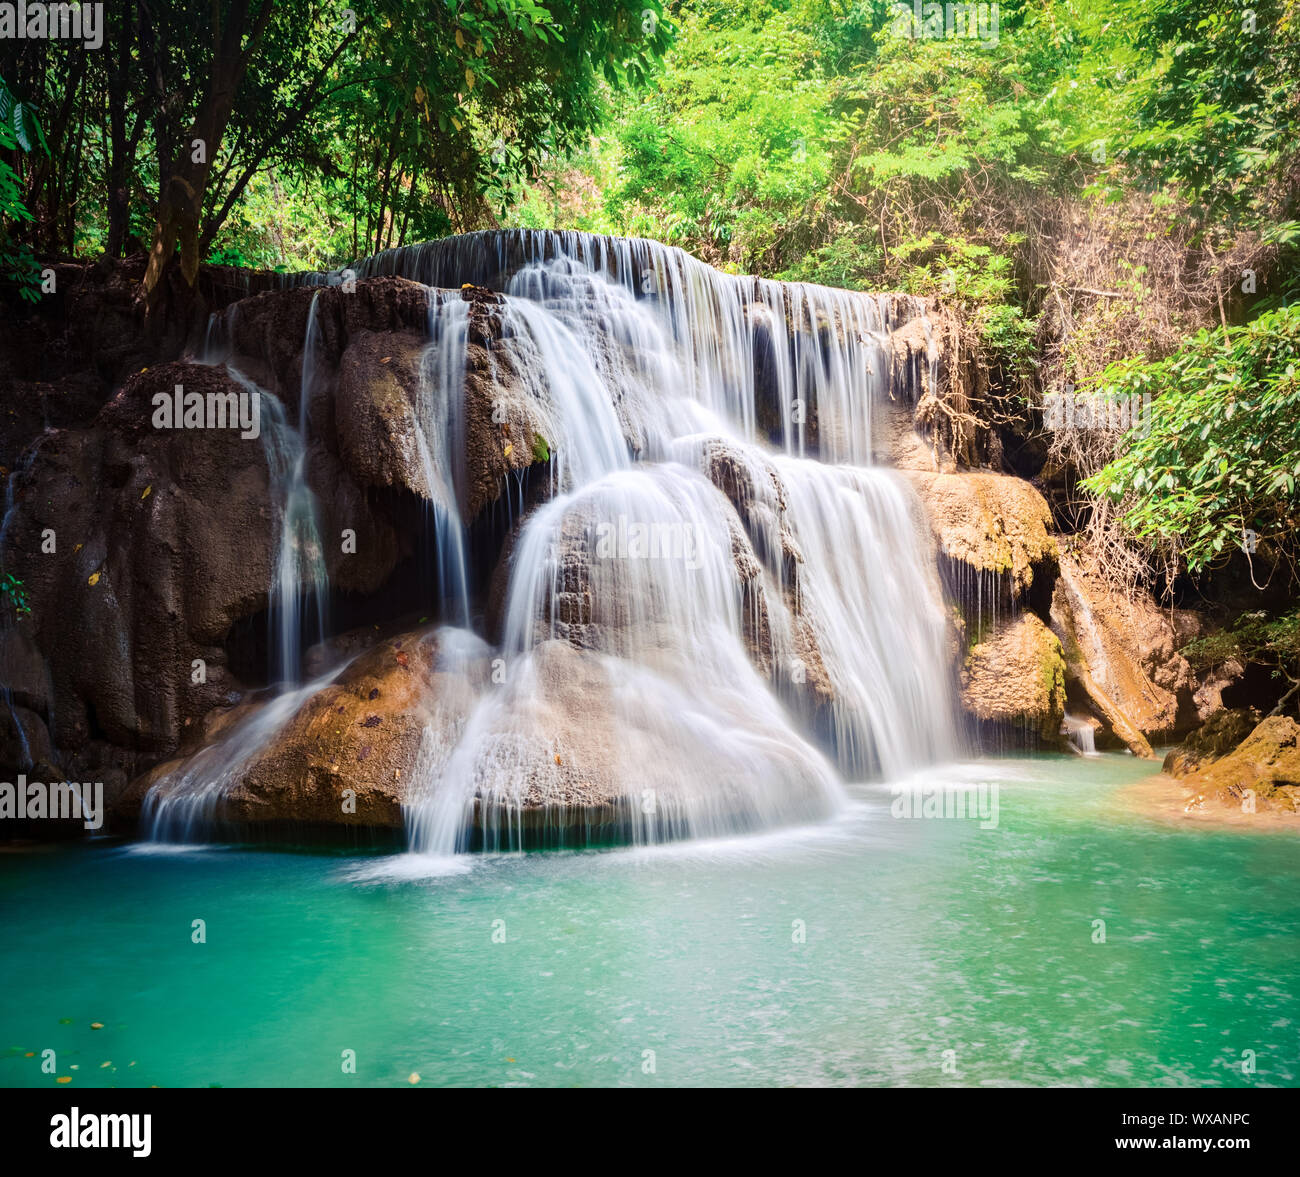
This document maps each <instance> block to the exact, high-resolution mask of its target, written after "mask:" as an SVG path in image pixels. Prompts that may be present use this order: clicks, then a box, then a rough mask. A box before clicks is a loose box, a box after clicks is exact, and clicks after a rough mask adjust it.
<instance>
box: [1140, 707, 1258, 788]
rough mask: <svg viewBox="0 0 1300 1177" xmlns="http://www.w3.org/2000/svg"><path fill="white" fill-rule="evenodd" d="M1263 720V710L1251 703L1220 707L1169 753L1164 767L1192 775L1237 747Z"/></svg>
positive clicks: (1174, 771)
mask: <svg viewBox="0 0 1300 1177" xmlns="http://www.w3.org/2000/svg"><path fill="white" fill-rule="evenodd" d="M1258 724H1259V712H1257V711H1254V710H1252V709H1250V708H1248V707H1238V708H1225V709H1224V710H1222V711H1216V712H1215V713H1214V714H1213V715H1211V716H1210V718H1209V719H1207V720H1206V721H1205V722H1204V723H1203V724H1201V726H1200V727H1198V728H1197V729H1196V730H1195V731H1192V732H1189V733H1188V735H1187V738H1186V739H1185V740H1184V741H1183V742H1182V744H1180V745H1179V746H1178V747H1177V748H1174V749H1172V750H1171V751H1170V752H1169V754H1168V755H1167V756H1166V757H1165V762H1164V765H1163V766H1162V770H1163V771H1164V772H1166V773H1168V774H1169V775H1170V776H1179V777H1181V776H1190V775H1191V774H1192V773H1194V772H1197V771H1199V770H1200V769H1201V768H1204V767H1207V766H1209V765H1210V764H1211V763H1213V762H1214V761H1215V760H1219V759H1222V758H1223V757H1224V756H1227V755H1228V753H1230V752H1231V751H1233V750H1234V749H1235V748H1237V747H1238V746H1239V745H1240V744H1241V743H1242V741H1243V740H1245V739H1246V737H1247V736H1249V735H1250V733H1251V732H1253V731H1254V730H1255V728H1256V727H1257V726H1258Z"/></svg>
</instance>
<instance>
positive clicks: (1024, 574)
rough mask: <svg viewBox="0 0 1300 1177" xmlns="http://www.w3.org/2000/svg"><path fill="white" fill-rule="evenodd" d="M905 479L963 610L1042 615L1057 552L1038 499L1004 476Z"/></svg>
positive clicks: (910, 475) (913, 473) (1049, 594)
mask: <svg viewBox="0 0 1300 1177" xmlns="http://www.w3.org/2000/svg"><path fill="white" fill-rule="evenodd" d="M905 473H906V475H907V477H908V479H909V480H910V481H911V483H912V485H913V486H914V487H915V488H916V490H917V493H918V494H919V495H920V498H921V502H922V503H923V504H924V506H925V508H926V513H927V515H928V516H929V519H930V525H931V527H932V529H933V531H934V536H935V540H936V541H937V543H938V545H939V552H940V555H941V559H942V561H943V563H945V564H946V569H945V571H946V581H947V587H948V591H949V594H950V595H951V596H952V597H953V598H955V599H956V600H957V602H958V603H959V605H960V606H961V607H962V609H963V611H970V610H975V611H984V610H994V609H997V610H1005V609H1007V608H1009V607H1012V606H1015V605H1025V606H1027V607H1029V608H1031V609H1034V610H1035V611H1036V612H1039V613H1041V614H1042V615H1044V616H1046V614H1047V610H1048V603H1049V602H1050V601H1051V599H1052V590H1053V588H1054V586H1055V583H1056V575H1057V561H1058V554H1059V553H1058V548H1057V543H1056V540H1055V539H1054V538H1053V536H1052V535H1051V531H1050V528H1051V522H1052V519H1051V512H1050V511H1049V510H1048V507H1047V503H1046V502H1044V501H1043V497H1042V495H1040V494H1039V493H1038V492H1037V491H1036V490H1035V489H1034V488H1033V487H1032V486H1030V485H1029V483H1027V482H1025V481H1023V480H1022V479H1019V478H1012V477H1010V476H1009V475H1005V474H992V473H985V472H976V471H970V472H964V473H961V474H930V473H925V472H922V471H913V470H908V471H905Z"/></svg>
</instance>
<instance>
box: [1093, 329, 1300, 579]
mask: <svg viewBox="0 0 1300 1177" xmlns="http://www.w3.org/2000/svg"><path fill="white" fill-rule="evenodd" d="M1228 336H1229V338H1228V341H1227V343H1226V344H1225V340H1224V338H1223V335H1221V334H1220V333H1219V332H1216V331H1203V332H1201V333H1200V334H1199V335H1197V336H1196V337H1195V338H1194V339H1192V340H1189V341H1188V344H1187V346H1186V347H1185V348H1183V349H1182V350H1181V351H1179V352H1178V353H1177V354H1176V355H1174V356H1172V357H1170V358H1169V359H1166V360H1162V361H1159V362H1157V363H1148V362H1146V361H1144V360H1142V359H1129V360H1125V361H1122V362H1119V363H1116V364H1112V365H1110V366H1109V367H1108V368H1107V369H1106V370H1105V372H1103V373H1102V375H1101V377H1100V379H1099V381H1098V386H1097V391H1098V392H1101V393H1103V394H1106V395H1116V396H1121V397H1131V396H1139V397H1140V396H1143V395H1150V396H1152V397H1153V398H1156V399H1154V402H1153V404H1152V406H1151V412H1150V414H1149V422H1148V428H1146V429H1139V430H1133V431H1130V433H1129V434H1128V436H1127V440H1126V444H1125V448H1124V450H1123V452H1122V454H1121V455H1120V457H1118V458H1117V459H1116V460H1115V461H1114V462H1112V463H1111V464H1110V465H1108V466H1107V467H1106V468H1105V469H1103V470H1102V471H1101V472H1100V473H1099V474H1097V475H1095V476H1094V477H1093V478H1091V479H1089V480H1088V481H1087V483H1085V485H1086V486H1087V487H1088V489H1090V490H1092V491H1093V492H1095V493H1097V494H1099V495H1108V496H1110V497H1111V498H1113V499H1115V500H1117V501H1120V502H1122V503H1123V504H1124V505H1125V507H1126V512H1125V515H1124V524H1125V526H1126V527H1128V528H1129V529H1130V530H1131V531H1132V532H1133V533H1134V534H1135V535H1136V536H1138V537H1140V538H1142V539H1144V540H1147V541H1149V542H1151V543H1152V544H1157V545H1165V546H1170V547H1173V548H1175V549H1177V550H1179V551H1180V552H1181V554H1182V556H1183V557H1184V558H1185V559H1186V561H1187V565H1188V567H1189V568H1191V569H1192V570H1193V571H1195V570H1197V569H1201V568H1204V567H1207V566H1209V565H1211V564H1213V563H1215V562H1218V561H1219V560H1221V559H1222V558H1224V557H1227V556H1229V555H1231V554H1232V553H1233V552H1235V551H1236V550H1238V549H1239V548H1240V547H1241V546H1242V545H1243V543H1244V542H1245V541H1246V539H1247V537H1246V532H1247V531H1253V532H1255V533H1256V534H1257V536H1258V543H1259V545H1260V547H1261V548H1263V547H1264V545H1270V546H1272V547H1274V548H1275V549H1277V550H1280V551H1281V552H1283V553H1284V554H1288V555H1289V554H1291V553H1293V552H1294V550H1295V548H1296V535H1295V528H1296V519H1295V512H1296V508H1297V502H1298V500H1297V494H1296V484H1297V480H1298V479H1300V367H1298V366H1300V307H1287V308H1282V309H1278V310H1274V311H1269V312H1267V313H1265V314H1263V315H1261V316H1260V317H1259V318H1257V319H1255V320H1254V321H1253V322H1251V323H1248V324H1247V325H1245V326H1244V327H1238V328H1234V329H1232V330H1231V331H1230V332H1228ZM1246 546H1247V547H1248V546H1249V544H1247V545H1246Z"/></svg>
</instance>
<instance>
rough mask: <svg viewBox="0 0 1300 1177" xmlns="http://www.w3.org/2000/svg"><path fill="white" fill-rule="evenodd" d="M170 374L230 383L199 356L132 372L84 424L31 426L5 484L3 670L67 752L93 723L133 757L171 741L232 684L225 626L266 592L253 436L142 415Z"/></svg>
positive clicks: (226, 389) (172, 380) (267, 569)
mask: <svg viewBox="0 0 1300 1177" xmlns="http://www.w3.org/2000/svg"><path fill="white" fill-rule="evenodd" d="M177 384H181V385H183V387H184V388H185V390H186V391H187V392H198V393H201V394H203V395H207V394H209V393H215V394H217V395H223V394H227V393H232V392H233V393H237V392H238V391H240V390H239V388H238V386H237V385H235V384H234V383H233V382H232V381H230V380H229V379H228V378H227V377H226V375H225V373H224V372H222V371H220V370H218V369H214V368H209V367H205V366H202V365H195V364H184V363H176V364H165V365H161V366H159V367H157V368H151V369H148V370H147V371H145V372H142V373H139V374H137V375H136V376H134V377H132V378H131V379H130V380H128V381H127V383H126V384H125V385H124V386H123V388H122V390H121V391H120V392H119V393H118V395H117V396H116V397H115V398H114V399H113V401H112V402H110V404H109V405H108V406H107V407H106V408H105V409H104V410H103V412H102V413H101V414H100V416H99V418H98V419H97V421H96V423H95V425H94V426H93V427H92V428H89V429H84V430H75V431H74V430H58V431H52V432H49V433H47V434H45V435H44V436H43V437H42V438H41V439H40V440H39V442H38V443H37V447H36V450H35V452H34V454H33V455H32V460H31V461H30V464H29V466H28V468H27V472H26V476H25V478H24V479H23V481H22V483H21V485H20V487H19V488H18V490H17V494H16V496H15V500H16V501H15V509H14V512H13V515H12V517H11V520H10V525H9V528H8V530H7V532H6V535H5V549H4V552H3V553H2V554H0V558H2V559H3V561H4V566H5V568H6V569H7V570H9V571H11V572H13V573H14V574H15V575H16V576H18V577H19V578H20V579H22V581H23V582H24V584H25V587H26V591H27V594H28V598H29V601H30V605H31V614H30V616H29V617H24V618H21V619H20V620H19V621H18V623H17V626H18V628H19V629H20V630H22V631H26V632H27V633H28V635H29V637H28V638H26V639H21V641H22V645H23V647H24V649H25V655H24V656H23V657H21V658H20V659H19V661H18V663H17V664H16V665H12V666H11V669H12V670H16V671H17V673H18V677H17V679H16V680H10V681H11V683H12V686H13V687H14V689H15V690H16V691H17V692H18V693H19V694H20V695H21V696H23V697H25V698H28V699H29V700H31V701H33V702H36V703H38V705H40V704H43V705H44V707H45V709H46V710H47V711H48V713H49V714H51V715H52V716H53V722H54V730H55V731H56V734H57V740H58V743H59V746H60V748H62V749H64V750H66V751H68V752H76V751H77V750H79V749H81V748H83V747H84V746H85V745H86V744H87V743H88V742H89V741H91V740H92V739H106V740H108V741H110V742H111V743H113V744H116V745H118V746H120V747H123V748H128V749H130V750H132V751H133V752H135V753H137V754H139V755H141V756H143V757H146V758H147V757H150V756H157V755H161V754H165V753H167V752H168V751H170V750H171V749H173V748H175V747H176V745H177V742H178V739H179V735H180V732H181V729H182V727H183V725H184V724H185V723H186V721H187V720H192V719H194V718H196V717H198V716H200V715H202V714H203V713H205V712H206V711H208V710H209V709H211V708H212V707H214V706H216V705H217V704H219V703H221V702H223V701H224V700H225V698H226V696H227V695H228V693H229V692H230V691H231V690H232V689H234V688H235V687H236V684H235V683H234V681H233V680H232V677H231V675H230V673H229V672H228V670H227V667H226V656H225V652H224V649H223V645H222V642H223V639H224V638H225V636H226V634H227V633H228V631H229V629H230V627H231V625H232V624H233V623H234V622H235V621H236V620H237V619H238V618H240V617H244V616H247V615H249V614H251V613H254V612H256V611H258V610H259V609H262V608H264V607H265V604H266V597H267V586H268V585H269V583H270V578H271V548H272V530H273V512H272V509H271V506H270V504H269V484H268V473H267V463H266V457H265V453H264V450H263V446H262V443H261V442H260V441H259V440H254V439H245V438H242V437H241V436H240V434H239V432H238V431H237V430H231V429H155V428H153V427H152V424H151V414H152V408H151V397H152V395H153V394H154V393H156V392H163V393H166V394H167V395H170V394H171V393H172V390H173V387H174V386H175V385H177ZM69 618H75V619H76V624H74V625H70V624H69V623H68V619H69ZM12 641H13V640H12V639H11V642H12ZM7 645H10V644H9V643H7ZM33 647H34V648H35V650H36V651H39V658H38V657H37V656H35V655H34V653H33ZM10 648H14V647H13V646H12V645H10Z"/></svg>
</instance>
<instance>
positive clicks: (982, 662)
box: [961, 613, 1065, 747]
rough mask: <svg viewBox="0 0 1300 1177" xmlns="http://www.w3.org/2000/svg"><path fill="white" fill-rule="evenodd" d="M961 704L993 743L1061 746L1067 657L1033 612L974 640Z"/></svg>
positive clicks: (967, 657) (963, 674) (962, 681)
mask: <svg viewBox="0 0 1300 1177" xmlns="http://www.w3.org/2000/svg"><path fill="white" fill-rule="evenodd" d="M961 703H962V707H963V708H964V709H965V711H966V713H967V714H968V715H969V716H971V718H972V719H974V720H975V722H976V725H977V727H978V728H979V729H980V731H981V732H982V733H985V734H986V735H988V736H990V737H991V739H992V741H993V742H994V743H1005V744H1011V745H1029V746H1046V747H1060V746H1061V721H1062V719H1063V718H1064V716H1065V661H1064V658H1063V657H1062V654H1061V643H1060V642H1059V641H1057V639H1056V636H1055V635H1054V634H1053V633H1052V631H1051V630H1050V629H1048V628H1047V626H1046V625H1044V624H1043V622H1042V621H1041V620H1040V619H1039V618H1038V617H1037V616H1036V615H1035V614H1033V613H1021V614H1019V615H1017V616H1016V617H1014V618H1013V619H1011V620H1010V621H1007V622H1004V623H1003V624H1002V625H1000V626H999V627H998V628H997V629H996V630H995V631H994V632H993V633H992V634H991V635H990V636H988V637H987V638H984V639H983V640H981V641H978V642H976V643H975V644H974V645H973V646H972V647H971V649H970V652H969V653H968V654H967V656H966V662H965V665H964V666H963V668H962V673H961Z"/></svg>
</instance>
